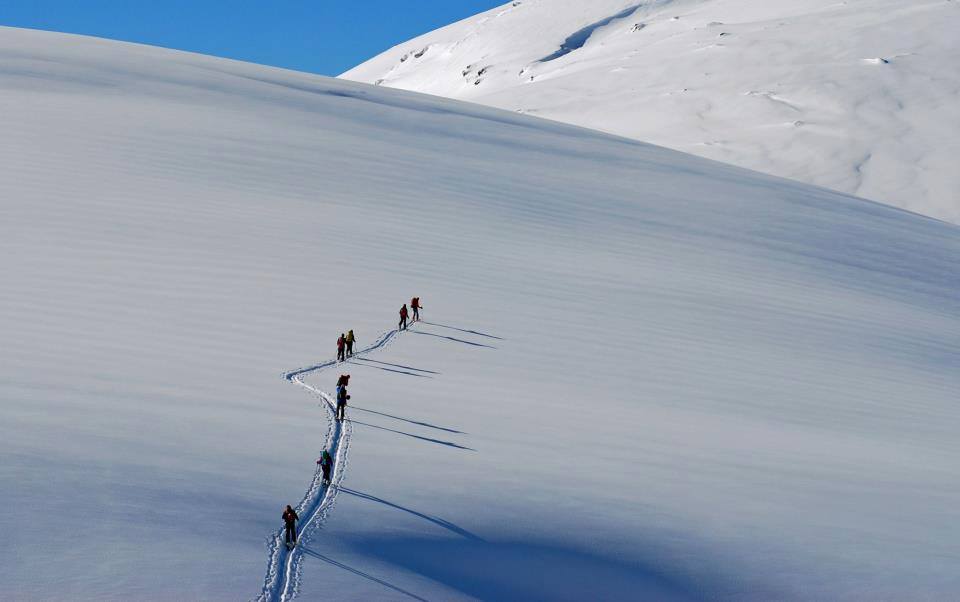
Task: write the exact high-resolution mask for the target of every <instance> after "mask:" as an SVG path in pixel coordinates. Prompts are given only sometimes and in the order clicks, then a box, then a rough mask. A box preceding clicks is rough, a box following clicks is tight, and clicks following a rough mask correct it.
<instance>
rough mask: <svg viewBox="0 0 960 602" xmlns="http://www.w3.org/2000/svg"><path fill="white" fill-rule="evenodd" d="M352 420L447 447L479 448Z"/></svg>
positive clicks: (355, 421) (352, 420) (362, 424)
mask: <svg viewBox="0 0 960 602" xmlns="http://www.w3.org/2000/svg"><path fill="white" fill-rule="evenodd" d="M350 422H352V423H354V424H359V425H361V426H369V427H370V428H374V429H379V430H381V431H387V432H390V433H396V434H398V435H406V436H407V437H412V438H413V439H419V440H421V441H428V442H430V443H438V444H440V445H446V446H447V447H454V448H456V449H463V450H466V451H472V452H475V451H477V450H475V449H473V448H472V447H467V446H466V445H460V444H459V443H454V442H453V441H444V440H443V439H433V438H432V437H422V436H420V435H414V434H413V433H405V432H403V431H398V430H396V429H388V428H387V427H385V426H377V425H376V424H370V423H369V422H360V421H359V420H354V419H352V418H351V419H350Z"/></svg>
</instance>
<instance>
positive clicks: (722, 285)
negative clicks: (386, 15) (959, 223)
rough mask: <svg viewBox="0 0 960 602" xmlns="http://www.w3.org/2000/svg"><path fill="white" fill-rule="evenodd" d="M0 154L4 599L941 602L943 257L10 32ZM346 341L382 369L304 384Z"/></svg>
mask: <svg viewBox="0 0 960 602" xmlns="http://www.w3.org/2000/svg"><path fill="white" fill-rule="evenodd" d="M0 124H2V128H3V138H2V143H0V215H2V219H0V247H2V253H0V273H2V275H3V287H2V289H0V333H2V340H3V345H0V506H2V507H3V508H4V512H3V513H0V533H2V534H3V538H2V545H0V597H2V598H3V599H5V600H66V599H69V600H94V599H95V600H131V599H137V600H184V599H204V600H237V599H253V598H255V597H257V596H258V595H260V594H261V592H262V591H264V590H266V591H265V593H266V594H267V595H266V596H265V597H266V598H268V599H270V598H272V599H276V598H279V597H280V596H281V595H283V593H284V592H285V593H286V594H288V595H287V597H289V596H290V595H293V594H297V595H298V596H299V598H300V599H305V600H315V599H343V600H373V599H398V600H399V599H410V598H414V599H428V600H466V599H530V600H537V599H561V600H562V599H622V598H641V599H642V598H644V597H647V598H651V599H658V600H661V599H766V600H768V599H828V598H829V599H836V598H845V599H858V598H859V599H870V600H874V599H924V598H926V599H949V598H954V597H956V596H957V594H958V592H960V581H958V577H957V572H956V566H957V563H958V561H960V544H958V541H960V537H958V536H960V526H958V525H960V503H958V502H960V463H958V462H957V458H958V453H960V441H958V438H957V437H956V433H957V432H958V430H960V409H958V406H957V391H958V387H960V376H958V373H957V370H956V367H957V366H958V365H960V346H958V341H960V318H958V316H960V301H958V299H960V284H958V280H957V278H956V266H957V262H958V260H960V230H958V229H957V228H956V227H954V226H950V225H948V224H945V223H942V222H938V221H936V220H931V219H927V218H923V217H919V216H917V215H914V214H910V213H907V212H903V211H900V210H897V209H893V208H890V207H887V206H884V205H879V204H875V203H870V202H867V201H863V200H861V199H858V198H854V197H850V196H846V195H843V194H839V193H835V192H831V191H828V190H825V189H821V188H813V187H809V186H806V185H802V184H798V183H795V182H791V181H787V180H781V179H778V178H774V177H771V176H766V175H761V174H758V173H753V172H748V171H745V170H742V169H739V168H736V167H731V166H728V165H724V164H720V163H715V162H710V161H706V160H703V159H700V158H696V157H692V156H688V155H683V154H680V153H677V152H674V151H669V150H665V149H662V148H658V147H654V146H650V145H646V144H643V143H639V142H634V141H631V140H627V139H621V138H615V137H611V136H608V135H605V134H601V133H597V132H594V131H590V130H584V129H578V128H575V127H571V126H567V125H562V124H559V123H556V122H552V121H545V120H540V119H536V118H533V117H529V116H523V115H516V114H512V113H509V112H502V111H498V110H494V109H488V108H484V107H479V106H476V105H469V104H461V103H458V102H455V101H451V100H446V99H442V98H436V97H427V96H421V95H416V94H411V93H408V92H403V91H396V90H390V89H386V88H377V87H372V86H367V85H363V84H358V83H353V82H346V81H342V80H335V79H326V78H320V77H315V76H309V75H305V74H298V73H293V72H289V71H281V70H277V69H271V68H266V67H260V66H256V65H249V64H242V63H236V62H230V61H225V60H220V59H214V58H209V57H202V56H197V55H190V54H184V53H178V52H172V51H165V50H160V49H155V48H148V47H143V46H135V45H129V44H120V43H114V42H108V41H103V40H95V39H90V38H82V37H75V36H66V35H58V34H50V33H41V32H33V31H23V30H13V29H0ZM413 295H420V296H421V297H422V298H423V302H424V305H425V315H424V317H425V318H426V320H427V321H428V322H429V324H428V323H421V324H418V325H416V326H415V327H414V328H413V329H412V330H411V331H410V332H406V333H402V334H391V332H390V331H391V330H392V329H393V328H395V325H396V321H395V320H396V315H397V314H396V312H397V310H398V309H399V306H400V304H401V303H402V302H404V301H408V300H409V298H410V297H411V296H413ZM347 328H353V329H355V331H356V333H357V336H358V339H359V347H361V348H367V347H369V346H374V345H375V344H376V343H377V342H378V341H383V342H384V344H383V345H380V346H378V347H377V348H376V349H373V350H371V351H370V352H369V353H367V354H366V355H364V356H363V357H362V359H360V358H358V359H357V360H355V361H352V362H351V363H350V364H348V365H347V366H345V367H342V368H341V367H333V366H326V367H325V366H324V364H325V363H326V362H328V361H329V360H330V359H331V358H332V357H333V343H334V340H335V338H336V336H337V335H338V334H339V333H341V332H343V331H344V330H346V329H347ZM380 337H383V338H382V339H381V338H380ZM301 367H306V368H307V370H306V371H296V370H297V369H299V368H301ZM292 371H293V372H292ZM340 372H350V373H351V374H352V375H353V378H352V381H351V387H350V390H351V395H352V396H353V398H352V400H351V409H350V410H349V416H350V418H351V421H350V422H347V423H346V424H344V425H342V426H341V427H338V428H332V427H331V424H330V422H329V420H328V412H327V410H326V409H325V407H327V400H326V399H325V398H323V396H322V394H323V393H324V392H325V393H329V392H330V391H331V390H332V389H333V383H334V380H335V377H336V375H337V374H339V373H340ZM285 374H287V375H288V376H289V379H285V378H284V375H285ZM298 383H302V385H303V386H298ZM311 388H312V389H316V390H317V391H320V392H321V393H316V392H315V391H312V390H311ZM318 395H319V397H318ZM327 444H333V445H335V446H336V449H335V453H336V455H337V456H338V458H339V460H340V462H339V464H338V472H337V476H336V479H335V480H336V481H337V482H338V483H339V485H338V487H335V488H333V489H323V488H322V487H321V488H320V489H316V488H313V485H314V484H315V481H314V476H315V464H314V461H315V459H316V458H317V456H318V455H319V453H320V451H321V450H322V449H323V447H324V446H325V445H327ZM301 501H303V502H304V505H303V506H301V509H302V510H304V512H303V514H304V516H305V517H306V518H311V517H315V520H314V522H312V523H311V524H312V525H314V526H315V527H316V528H315V529H314V530H313V531H312V532H310V533H308V534H307V535H306V536H305V541H304V542H303V546H302V547H301V548H300V549H299V550H298V552H296V553H295V554H293V555H290V556H284V555H283V554H282V553H280V554H276V553H274V550H275V547H274V537H275V534H276V533H277V531H278V529H279V528H280V522H281V521H280V514H281V510H282V508H283V505H284V504H287V503H291V504H299V503H300V502H301ZM278 574H279V575H281V577H280V580H279V582H278V585H277V586H276V587H275V586H274V585H273V582H272V581H271V579H270V575H278ZM265 581H266V587H265Z"/></svg>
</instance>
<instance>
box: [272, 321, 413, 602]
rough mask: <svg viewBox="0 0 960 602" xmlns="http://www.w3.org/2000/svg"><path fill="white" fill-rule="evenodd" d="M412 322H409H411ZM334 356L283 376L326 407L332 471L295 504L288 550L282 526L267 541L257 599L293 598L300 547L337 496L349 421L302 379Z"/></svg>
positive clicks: (383, 339) (389, 335) (388, 338)
mask: <svg viewBox="0 0 960 602" xmlns="http://www.w3.org/2000/svg"><path fill="white" fill-rule="evenodd" d="M411 326H412V325H411ZM400 332H401V331H399V330H396V329H394V330H389V331H387V332H385V333H383V334H382V335H380V338H378V339H377V340H376V342H375V343H373V344H372V345H370V346H369V347H367V348H365V349H363V350H361V351H358V352H356V353H354V354H353V357H359V356H362V355H366V354H368V353H370V352H372V351H377V350H379V349H383V348H384V347H386V346H387V345H388V344H389V343H391V342H392V341H394V340H395V339H396V337H397V336H398V335H399V334H400ZM338 363H339V362H337V360H329V361H326V362H323V363H320V364H316V365H313V366H307V367H305V368H299V369H297V370H291V371H290V372H287V373H285V374H284V375H283V377H284V378H285V379H286V380H288V381H290V382H291V383H293V384H295V385H299V386H301V387H303V388H304V389H306V390H307V391H309V392H311V393H312V394H314V395H316V396H317V397H319V398H320V399H321V400H322V401H323V402H324V403H323V404H322V405H323V407H324V408H325V409H326V410H327V420H328V422H329V427H328V430H327V439H326V444H325V445H326V449H329V450H330V455H331V456H333V458H334V463H333V475H331V479H330V484H329V485H326V486H325V485H324V484H323V472H322V471H321V470H320V468H319V467H318V468H317V471H316V472H315V473H314V474H313V480H312V481H311V483H310V487H309V488H308V489H307V493H306V494H305V495H304V497H303V499H302V500H301V501H300V503H299V504H297V506H296V511H297V514H298V515H299V516H300V529H299V534H298V542H297V545H296V546H295V547H294V548H293V549H292V550H288V549H287V546H286V544H285V543H284V540H283V535H284V534H283V529H280V530H279V531H277V532H276V533H275V534H274V535H273V538H272V539H271V541H270V563H269V565H268V566H267V575H266V577H265V578H264V582H263V590H262V591H261V592H260V595H259V596H258V597H257V598H256V599H257V602H283V601H286V600H291V599H293V598H294V597H295V596H296V595H297V593H298V591H299V588H300V578H301V572H302V562H303V553H302V552H301V551H300V550H301V547H302V546H304V545H306V543H307V542H308V541H309V540H310V537H311V535H312V534H313V533H314V532H315V531H316V529H317V528H319V527H320V525H322V524H323V522H324V521H325V520H326V519H327V516H328V514H329V513H330V510H331V509H332V508H333V505H334V503H335V502H336V499H337V492H338V491H339V490H340V487H339V486H340V482H341V481H342V480H343V475H344V472H345V470H346V467H347V451H348V450H349V448H350V438H351V436H352V434H353V425H352V423H351V422H350V420H344V421H343V422H338V421H337V420H336V402H335V400H334V398H333V396H331V395H330V394H328V393H326V392H324V391H321V390H320V389H318V388H317V387H314V386H312V385H309V384H307V383H305V382H304V381H303V377H304V376H305V375H307V374H312V373H315V372H321V371H323V370H326V369H327V368H331V367H333V366H336V365H337V364H338Z"/></svg>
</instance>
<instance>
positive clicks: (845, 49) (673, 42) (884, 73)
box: [342, 0, 960, 223]
mask: <svg viewBox="0 0 960 602" xmlns="http://www.w3.org/2000/svg"><path fill="white" fill-rule="evenodd" d="M957 31H960V2H956V1H954V0H915V1H912V2H903V1H902V0H849V1H846V2H837V1H836V0H776V1H771V0H644V1H638V0H590V1H589V2H583V1H580V0H523V1H522V2H511V3H509V4H505V5H504V6H503V7H501V8H498V9H494V10H491V11H489V12H486V13H483V14H480V15H477V16H475V17H472V18H469V19H466V20H464V21H462V22H460V23H456V24H453V25H450V26H448V27H445V28H443V29H439V30H437V31H434V32H431V33H428V34H425V35H423V36H421V37H419V38H416V39H414V40H411V41H409V42H406V43H403V44H400V45H399V46H397V47H395V48H393V49H391V50H389V51H387V52H385V53H383V54H381V55H380V56H378V57H376V58H374V59H371V60H370V61H368V62H366V63H364V64H362V65H360V66H358V67H356V68H354V69H352V70H350V71H348V72H347V73H345V74H344V75H343V76H342V77H345V78H347V79H352V80H356V81H364V82H368V83H374V82H377V83H380V84H382V85H384V86H391V87H397V88H403V89H407V90H414V91H418V92H425V93H429V94H437V95H441V96H448V97H451V98H458V99H463V100H470V101H473V102H479V103H482V104H486V105H490V106H495V107H500V108H504V109H510V110H514V111H519V112H522V113H529V114H532V115H538V116H541V117H547V118H550V119H557V120H560V121H564V122H567V123H574V124H577V125H583V126H587V127H592V128H597V129H600V130H604V131H607V132H611V133H614V134H619V135H623V136H629V137H631V138H636V139H639V140H643V141H646V142H652V143H655V144H662V145H664V146H668V147H670V148H674V149H677V150H681V151H684V152H689V153H693V154H697V155H701V156H704V157H708V158H711V159H717V160H720V161H724V162H729V163H734V164H736V165H741V166H743V167H748V168H751V169H756V170H759V171H763V172H767V173H771V174H776V175H780V176H785V177H789V178H794V179H797V180H800V181H804V182H809V183H812V184H818V185H821V186H826V187H829V188H833V189H836V190H840V191H843V192H849V193H852V194H856V195H858V196H863V197H867V198H870V199H874V200H878V201H883V202H886V203H889V204H892V205H895V206H898V207H903V208H906V209H910V210H912V211H916V212H919V213H924V214H927V215H931V216H934V217H937V218H940V219H945V220H949V221H952V222H955V223H956V222H960V192H958V191H960V173H958V170H957V169H956V168H955V165H956V157H957V156H958V155H960V136H958V133H960V102H958V98H960V62H958V61H957V60H956V58H957V56H960V36H958V35H957Z"/></svg>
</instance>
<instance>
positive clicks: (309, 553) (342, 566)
mask: <svg viewBox="0 0 960 602" xmlns="http://www.w3.org/2000/svg"><path fill="white" fill-rule="evenodd" d="M300 550H301V551H302V552H303V553H304V554H306V555H307V556H311V557H313V558H317V559H319V560H322V561H324V562H326V563H327V564H331V565H333V566H335V567H337V568H340V569H343V570H345V571H349V572H351V573H353V574H354V575H358V576H360V577H363V578H364V579H367V580H369V581H373V582H374V583H379V584H380V585H382V586H384V587H387V588H390V589H392V590H393V591H395V592H398V593H401V594H403V595H405V596H408V597H410V598H413V599H414V600H422V602H427V600H426V599H425V598H421V597H420V596H418V595H416V594H412V593H410V592H408V591H407V590H405V589H402V588H399V587H397V586H396V585H393V584H391V583H387V582H386V581H384V580H383V579H377V578H376V577H374V576H373V575H371V574H369V573H364V572H363V571H359V570H357V569H355V568H353V567H351V566H347V565H345V564H343V563H342V562H337V561H336V560H334V559H333V558H329V557H327V556H324V555H323V554H321V553H319V552H316V551H314V550H311V549H310V548H300Z"/></svg>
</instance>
